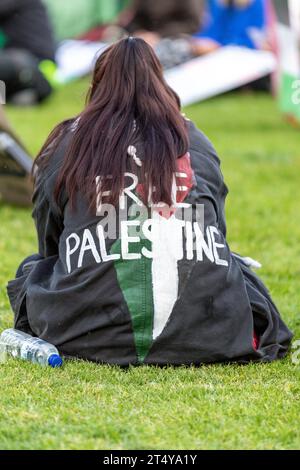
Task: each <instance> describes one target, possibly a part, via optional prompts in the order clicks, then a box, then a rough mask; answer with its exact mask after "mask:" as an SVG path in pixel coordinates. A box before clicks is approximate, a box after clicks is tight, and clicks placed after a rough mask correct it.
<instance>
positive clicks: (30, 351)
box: [0, 328, 63, 367]
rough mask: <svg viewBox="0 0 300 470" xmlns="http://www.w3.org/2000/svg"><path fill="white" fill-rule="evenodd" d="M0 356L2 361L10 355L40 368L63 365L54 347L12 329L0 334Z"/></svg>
mask: <svg viewBox="0 0 300 470" xmlns="http://www.w3.org/2000/svg"><path fill="white" fill-rule="evenodd" d="M0 354H1V356H2V361H3V359H4V358H5V357H6V355H10V356H12V357H17V358H20V359H23V360H24V361H30V362H33V363H34V364H39V365H41V366H50V367H60V366H61V365H62V363H63V361H62V358H61V357H60V355H59V352H58V350H57V349H56V347H55V346H53V345H52V344H50V343H47V342H46V341H43V340H42V339H40V338H35V337H33V336H30V335H28V334H27V333H23V331H19V330H15V329H13V328H10V329H8V330H4V331H3V332H2V333H1V335H0Z"/></svg>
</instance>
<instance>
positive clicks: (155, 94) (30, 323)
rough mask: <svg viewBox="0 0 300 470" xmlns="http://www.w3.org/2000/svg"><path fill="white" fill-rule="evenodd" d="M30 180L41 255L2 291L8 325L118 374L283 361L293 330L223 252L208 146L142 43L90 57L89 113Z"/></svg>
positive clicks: (215, 169)
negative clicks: (123, 369) (10, 313)
mask: <svg viewBox="0 0 300 470" xmlns="http://www.w3.org/2000/svg"><path fill="white" fill-rule="evenodd" d="M35 170H36V171H35V180H36V181H35V193H34V197H33V202H34V211H33V217H34V219H35V222H36V227H37V233H38V241H39V253H38V255H33V256H30V257H29V258H27V259H26V260H25V261H24V262H23V263H22V264H21V266H20V268H19V269H18V272H17V278H16V279H14V280H13V281H11V282H10V283H9V285H8V293H9V297H10V301H11V305H12V308H13V310H14V313H15V327H16V328H17V329H20V330H23V331H26V332H29V333H31V334H33V335H36V336H39V337H41V338H42V339H44V340H46V341H49V342H50V343H53V344H55V345H56V346H57V347H58V348H59V350H60V352H61V353H62V354H63V355H65V356H69V357H79V358H84V359H88V360H92V361H96V362H100V363H109V364H119V365H128V364H159V365H165V364H174V365H180V364H200V363H204V362H215V361H238V362H248V361H252V360H253V361H272V360H274V359H278V358H281V357H283V356H284V355H285V354H286V352H287V350H288V347H289V344H290V341H291V336H292V335H291V333H290V331H289V330H288V329H287V327H286V326H285V325H284V323H283V322H282V320H281V318H280V316H279V313H278V311H277V309H276V307H275V305H274V304H273V302H272V300H271V298H270V296H269V293H268V291H267V290H266V288H265V287H264V285H263V284H262V282H261V281H260V280H259V279H258V277H257V276H256V275H255V274H254V273H253V272H252V271H251V270H250V268H249V266H248V264H249V263H248V262H247V260H244V259H242V258H240V257H238V256H237V255H234V254H233V253H231V251H230V248H229V247H228V244H227V242H226V226H225V218H224V201H225V198H226V195H227V188H226V185H225V184H224V181H223V177H222V173H221V170H220V161H219V159H218V157H217V155H216V153H215V150H214V148H213V147H212V145H211V144H210V142H209V140H208V139H207V138H206V137H205V136H204V135H203V134H202V133H201V132H200V131H199V130H198V129H197V128H196V127H195V125H194V124H193V123H192V122H190V121H188V120H187V119H186V118H185V117H183V115H182V114H181V111H180V102H179V98H178V96H176V94H175V93H174V91H173V90H172V89H170V88H169V87H168V85H167V84H166V82H165V80H164V78H163V74H162V69H161V65H160V63H159V62H158V60H157V58H156V56H155V54H154V52H153V50H152V49H151V47H150V46H148V45H147V44H146V43H145V42H144V41H143V40H142V39H133V38H128V39H124V40H121V41H120V42H118V43H116V44H115V45H113V46H111V47H110V48H108V49H107V50H106V51H105V53H104V54H103V55H102V56H101V57H100V58H99V59H98V61H97V63H96V67H95V71H94V76H93V80H92V84H91V87H90V91H89V95H88V101H87V106H86V107H85V109H84V110H83V111H82V112H81V113H80V115H79V116H77V117H76V118H74V119H71V120H68V121H65V122H63V123H62V124H60V125H58V126H57V127H56V128H55V129H54V131H53V132H52V133H51V134H50V136H49V138H48V140H47V142H46V143H45V145H44V147H43V148H42V150H41V152H40V154H39V155H38V157H37V159H36V162H35Z"/></svg>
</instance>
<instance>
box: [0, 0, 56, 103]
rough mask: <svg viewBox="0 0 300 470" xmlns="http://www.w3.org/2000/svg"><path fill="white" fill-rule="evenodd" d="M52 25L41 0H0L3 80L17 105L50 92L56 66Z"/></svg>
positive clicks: (0, 77)
mask: <svg viewBox="0 0 300 470" xmlns="http://www.w3.org/2000/svg"><path fill="white" fill-rule="evenodd" d="M54 62H55V45H54V40H53V36H52V29H51V25H50V22H49V19H48V16H47V12H46V9H45V6H44V5H43V3H42V2H41V0H1V1H0V80H3V81H4V82H5V84H6V95H7V98H8V100H9V101H12V102H14V103H15V104H33V103H36V102H39V101H42V100H43V99H45V98H46V97H47V96H49V95H50V93H51V91H52V87H51V84H50V81H51V79H50V77H51V71H52V70H53V69H54V68H55V64H54Z"/></svg>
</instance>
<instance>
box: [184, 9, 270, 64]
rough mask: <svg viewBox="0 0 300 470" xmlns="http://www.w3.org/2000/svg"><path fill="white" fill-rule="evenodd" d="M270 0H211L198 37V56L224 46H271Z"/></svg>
mask: <svg viewBox="0 0 300 470" xmlns="http://www.w3.org/2000/svg"><path fill="white" fill-rule="evenodd" d="M267 3H268V0H207V2H206V11H205V15H204V24H203V27H202V28H201V29H200V30H199V31H198V33H197V34H196V35H195V36H194V37H195V41H194V42H193V52H194V55H203V54H207V53H209V52H212V51H215V50H216V49H218V48H220V47H222V46H229V45H235V46H242V47H247V48H250V49H264V50H270V49H271V42H270V36H269V31H268V8H267V7H268V5H267Z"/></svg>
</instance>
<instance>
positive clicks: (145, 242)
mask: <svg viewBox="0 0 300 470" xmlns="http://www.w3.org/2000/svg"><path fill="white" fill-rule="evenodd" d="M193 185H194V173H193V170H192V168H191V163H190V154H189V153H187V154H186V155H184V156H183V157H181V158H178V159H177V172H176V174H175V177H174V184H173V200H174V203H175V202H176V205H177V206H178V204H181V203H183V201H184V200H185V198H186V197H187V196H188V194H189V192H190V191H191V189H192V187H193ZM137 193H138V195H139V196H143V187H142V185H139V186H138V187H137ZM176 209H177V207H176V208H175V207H171V208H170V207H166V206H165V205H162V206H161V207H159V206H158V207H156V208H155V209H154V210H153V211H152V218H151V229H150V227H149V231H148V234H147V235H148V236H147V237H143V236H142V234H141V233H136V227H137V224H138V226H139V227H140V226H141V225H143V227H144V229H145V227H147V217H144V220H142V219H143V216H142V215H140V216H139V217H138V219H133V220H132V227H131V228H132V231H131V232H132V233H130V240H131V243H132V245H131V246H134V250H135V251H137V252H139V253H143V256H141V257H138V256H136V255H135V254H134V253H132V256H131V259H128V258H129V257H130V255H129V257H128V255H127V257H126V258H127V259H119V260H117V261H115V268H116V271H117V277H118V282H119V285H120V288H121V289H122V291H123V295H124V297H125V300H126V302H127V305H128V309H129V312H130V315H131V319H132V325H133V331H134V340H135V345H136V350H137V356H138V360H139V362H143V361H144V359H145V357H146V355H147V354H148V352H149V350H150V348H151V345H152V343H153V340H155V339H156V338H157V337H158V336H159V335H160V334H161V332H162V331H163V329H164V327H165V325H166V324H167V322H168V319H169V317H170V315H171V313H172V310H173V307H174V305H175V303H176V300H177V298H178V288H179V272H178V271H179V269H178V260H180V259H181V258H182V251H183V243H182V236H180V233H182V226H181V221H180V219H179V218H177V217H176V214H175V213H176ZM148 220H149V221H150V219H148ZM136 235H137V236H136ZM135 236H136V237H135ZM135 239H136V243H134V241H135ZM120 251H121V240H117V241H116V242H115V243H114V245H113V246H112V249H111V254H115V253H120ZM147 254H148V256H147ZM135 257H136V259H135Z"/></svg>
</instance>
